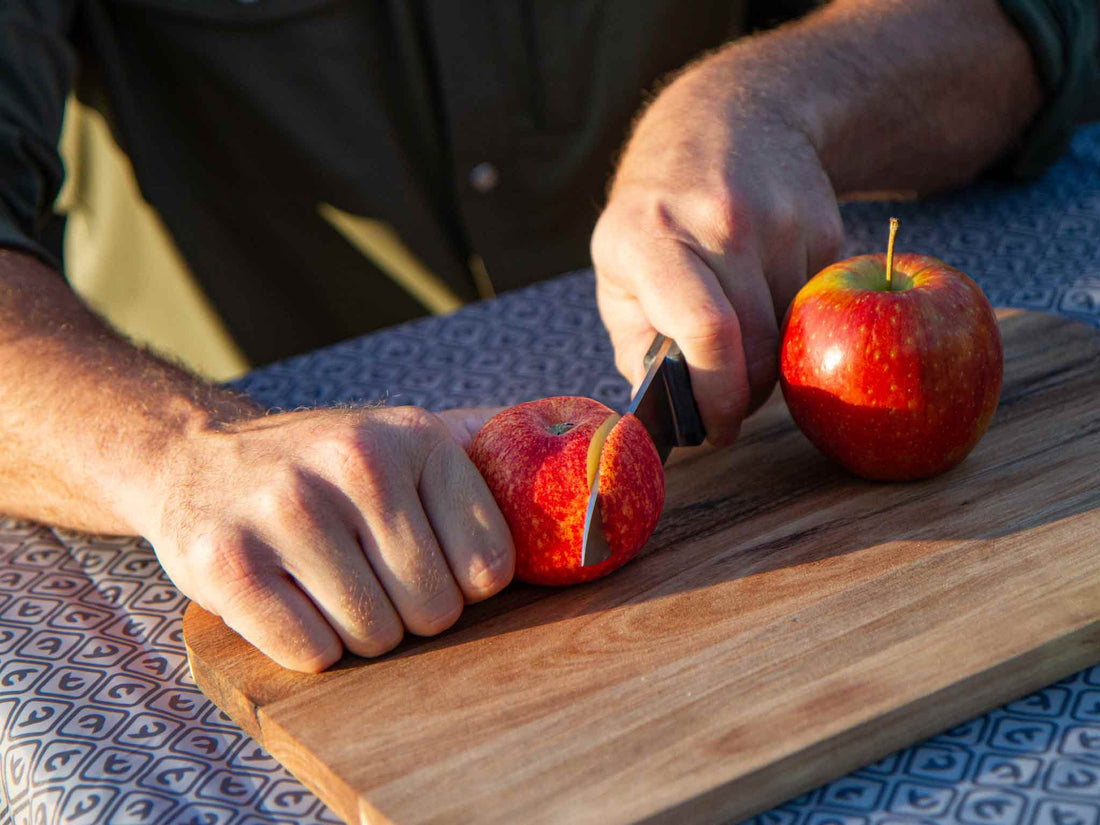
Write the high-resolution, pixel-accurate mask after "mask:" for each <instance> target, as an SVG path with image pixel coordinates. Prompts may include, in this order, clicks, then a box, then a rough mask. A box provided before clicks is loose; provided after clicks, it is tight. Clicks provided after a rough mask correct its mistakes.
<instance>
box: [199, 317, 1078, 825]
mask: <svg viewBox="0 0 1100 825" xmlns="http://www.w3.org/2000/svg"><path fill="white" fill-rule="evenodd" d="M1001 324H1002V333H1003V336H1004V341H1005V356H1006V364H1005V386H1004V390H1003V392H1002V396H1001V403H1000V406H999V408H998V411H997V414H996V416H995V417H994V420H993V424H992V426H991V428H990V430H989V432H988V433H987V435H986V437H985V438H984V439H983V440H982V442H981V443H980V444H979V445H978V447H977V449H976V450H975V451H974V453H973V454H971V456H970V457H969V458H968V459H967V460H966V461H965V462H963V464H962V465H960V466H959V467H958V468H956V469H955V470H952V471H951V472H949V473H947V474H945V475H943V476H941V477H939V478H937V479H933V480H930V481H926V482H920V483H913V484H874V483H870V482H864V481H861V480H858V479H855V478H852V477H850V476H848V475H846V474H845V473H844V472H843V471H842V470H840V469H838V468H837V467H835V466H833V465H831V464H830V463H828V462H827V461H826V460H825V459H824V458H822V457H821V456H820V455H819V454H818V453H817V452H816V451H815V450H814V449H813V447H811V446H810V444H809V443H808V442H807V441H806V440H805V438H803V437H802V435H801V434H800V433H799V432H798V431H797V430H796V429H795V427H794V425H793V424H792V422H791V420H790V418H789V416H788V414H787V411H786V408H785V407H784V406H783V404H782V401H781V400H780V399H773V402H772V403H769V404H768V405H767V406H766V407H765V408H764V409H763V410H762V411H761V412H760V413H759V414H757V416H755V417H754V418H753V419H751V421H750V422H749V423H748V424H747V425H746V426H745V428H744V431H743V436H742V438H741V439H740V441H739V442H738V444H737V445H736V446H735V447H734V448H732V449H728V450H721V451H705V450H699V451H696V452H695V453H692V454H687V455H681V456H678V457H677V458H676V460H675V461H674V462H673V463H671V464H670V466H669V469H668V491H669V497H668V502H667V504H666V509H665V513H664V515H663V516H662V520H661V524H660V526H659V527H658V531H657V533H656V534H655V535H654V537H653V539H652V540H651V541H650V543H649V545H648V546H647V548H646V549H645V551H643V555H642V557H641V558H640V559H639V560H637V561H635V562H634V563H632V564H630V565H628V566H627V567H625V568H623V569H622V570H621V571H619V572H617V573H616V574H614V575H612V576H610V577H608V578H606V579H603V580H601V581H598V582H594V583H592V584H590V585H584V586H580V587H575V588H570V589H565V590H550V589H540V588H536V587H528V586H518V585H514V586H512V587H510V588H509V589H508V590H506V591H505V592H504V593H503V594H501V595H500V596H498V597H496V598H494V599H492V600H490V601H489V602H486V603H483V604H480V605H475V606H473V607H471V608H469V609H468V610H467V612H466V613H465V614H464V616H463V618H462V619H461V620H460V623H459V625H458V626H457V627H456V628H454V629H453V630H451V631H449V632H447V633H445V634H443V635H442V636H440V637H437V638H434V639H413V640H410V641H406V642H405V643H404V644H403V645H402V647H400V648H399V649H398V650H397V651H395V652H394V653H392V654H390V655H388V656H386V657H384V658H383V659H380V660H375V661H364V660H359V659H353V658H349V659H346V660H345V661H343V662H341V663H340V664H339V665H338V666H337V667H336V668H335V669H333V670H331V671H329V672H326V673H324V674H320V675H318V676H304V675H300V674H295V673H291V672H289V671H285V670H282V669H280V668H279V667H278V666H276V665H275V664H273V663H272V662H270V661H268V660H267V659H265V658H264V657H263V656H262V655H260V654H259V653H258V652H257V651H255V650H254V649H252V648H251V647H250V646H249V645H247V644H246V643H245V642H243V641H242V640H241V639H240V638H239V637H237V636H236V635H235V634H234V633H232V632H231V631H229V630H228V629H227V628H225V627H224V625H222V624H221V622H220V621H219V620H218V619H216V618H214V617H213V616H211V615H209V614H207V613H205V612H203V611H202V610H201V609H199V608H198V607H197V606H195V605H192V606H191V607H190V609H189V610H188V612H187V615H186V618H185V620H184V632H185V637H186V640H187V645H188V651H189V655H190V661H191V667H192V670H193V672H194V675H195V680H196V681H197V682H198V684H199V686H200V687H201V688H202V689H203V690H204V691H205V692H206V693H207V694H208V695H209V696H211V697H212V698H213V699H214V701H215V702H217V703H218V705H220V706H221V707H222V708H223V709H224V710H225V711H226V712H227V713H229V714H230V715H231V716H232V717H233V718H234V719H236V720H237V722H238V723H240V724H241V726H242V727H244V728H245V730H247V731H248V732H249V733H251V734H252V735H253V736H254V737H256V738H257V739H258V740H259V741H260V742H262V744H263V745H264V747H265V748H266V749H267V750H268V751H269V752H270V753H271V754H272V755H273V756H275V757H276V758H277V759H279V760H280V761H282V762H283V763H284V764H285V765H286V766H287V767H288V768H289V769H290V770H291V771H292V772H293V773H294V774H295V775H297V776H298V777H299V778H301V779H302V780H303V781H304V782H305V783H306V784H307V785H309V786H310V787H311V788H313V789H314V790H315V791H316V792H317V793H318V794H319V795H320V796H321V797H322V798H323V799H324V800H325V801H326V802H327V803H328V804H329V806H330V807H332V808H333V810H335V811H336V812H337V813H338V814H339V815H341V816H342V817H344V818H345V819H346V820H347V821H348V822H359V821H362V822H372V823H381V822H386V823H388V822H393V823H402V824H404V823H436V822H440V823H442V822H479V823H510V822H516V821H522V822H531V823H541V822H569V823H577V822H591V823H615V822H636V821H653V822H676V823H680V822H729V821H735V820H737V819H739V818H741V817H745V816H748V815H750V814H753V813H755V812H758V811H761V810H765V809H767V808H769V807H771V806H772V805H774V804H777V803H779V802H782V801H784V800H785V799H788V798H790V797H792V796H795V795H797V794H799V793H801V792H803V791H805V790H808V789H810V788H812V787H815V786H817V785H819V784H821V783H823V782H825V781H828V780H830V779H833V778H835V777H837V776H841V775H843V774H845V773H847V772H849V771H850V770H852V769H854V768H856V767H859V766H861V765H864V764H867V763H869V762H872V761H874V760H876V759H878V758H880V757H882V756H884V755H886V754H888V753H890V752H892V751H894V750H896V749H897V748H899V747H902V746H904V745H907V744H910V743H912V742H915V741H917V740H919V739H921V738H924V737H926V736H929V735H932V734H935V733H938V732H940V731H943V730H946V729H948V728H949V727H951V726H953V725H955V724H957V723H959V722H961V721H963V720H965V719H968V718H970V717H971V716H973V715H975V714H977V713H979V712H982V711H984V710H987V709H989V708H992V707H995V706H997V705H1000V704H1002V703H1004V702H1006V701H1009V700H1012V699H1014V698H1017V697H1019V696H1022V695H1025V694H1026V693H1028V692H1030V691H1032V690H1035V689H1037V688H1040V687H1043V686H1045V685H1048V684H1050V683H1051V682H1053V681H1055V680H1057V679H1059V678H1061V677H1063V676H1066V675H1068V674H1070V673H1073V672H1075V671H1076V670H1078V669H1080V668H1082V667H1085V666H1087V665H1090V664H1092V663H1095V662H1096V661H1098V660H1100V622H1098V615H1100V607H1098V606H1100V552H1097V548H1098V546H1100V484H1097V480H1096V479H1097V472H1096V471H1097V466H1098V458H1100V335H1098V334H1097V332H1096V331H1095V330H1092V329H1089V328H1087V327H1084V326H1081V325H1078V324H1074V323H1071V322H1069V321H1066V320H1063V319H1059V318H1056V317H1053V316H1044V315H1038V314H1032V313H1004V314H1003V317H1002V319H1001Z"/></svg>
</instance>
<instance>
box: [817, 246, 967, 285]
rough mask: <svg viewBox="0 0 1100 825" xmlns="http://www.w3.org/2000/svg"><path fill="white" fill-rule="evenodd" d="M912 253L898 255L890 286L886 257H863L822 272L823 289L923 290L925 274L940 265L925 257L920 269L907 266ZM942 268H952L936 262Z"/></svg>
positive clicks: (931, 272) (933, 271)
mask: <svg viewBox="0 0 1100 825" xmlns="http://www.w3.org/2000/svg"><path fill="white" fill-rule="evenodd" d="M914 257H916V256H915V255H913V254H912V253H899V254H897V255H895V256H894V269H893V284H892V285H891V286H890V287H887V284H886V256H885V255H883V254H878V255H859V256H857V257H855V258H850V259H848V260H847V261H841V262H840V263H836V264H833V265H832V266H831V267H829V268H828V269H826V270H824V271H823V272H821V273H820V276H819V277H820V278H821V280H822V281H823V284H822V286H826V285H827V286H829V287H831V288H834V289H854V290H873V291H875V292H906V291H908V290H910V289H915V288H918V287H921V286H923V285H924V284H925V282H926V279H925V278H924V277H922V276H923V275H924V274H926V273H928V274H933V276H934V273H935V271H936V268H937V267H936V265H929V263H928V261H929V259H928V258H927V257H924V258H923V262H922V263H923V265H922V266H918V267H908V268H907V267H906V264H907V263H908V262H909V260H911V259H912V258H914ZM935 264H937V265H938V266H939V267H942V268H951V269H953V268H954V267H948V265H947V264H944V263H942V262H939V261H936V262H935Z"/></svg>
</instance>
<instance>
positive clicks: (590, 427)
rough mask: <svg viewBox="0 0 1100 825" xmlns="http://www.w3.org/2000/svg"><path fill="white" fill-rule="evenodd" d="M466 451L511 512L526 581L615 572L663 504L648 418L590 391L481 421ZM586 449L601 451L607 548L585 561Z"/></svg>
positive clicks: (556, 581) (573, 579) (520, 574)
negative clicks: (603, 556) (598, 558)
mask: <svg viewBox="0 0 1100 825" xmlns="http://www.w3.org/2000/svg"><path fill="white" fill-rule="evenodd" d="M601 439H602V441H601ZM469 452H470V458H471V459H472V460H473V462H474V464H475V465H476V466H477V468H478V470H480V471H481V474H482V476H483V477H484V479H485V482H486V484H487V485H488V487H489V490H490V492H491V493H492V494H493V497H494V499H496V502H497V505H498V506H499V507H500V509H501V512H502V513H503V515H504V518H505V520H506V521H507V522H508V527H509V529H510V530H511V532H512V539H513V542H514V544H515V548H516V573H515V576H516V578H517V579H519V580H521V581H525V582H529V583H532V584H550V585H563V584H577V583H579V582H584V581H590V580H592V579H597V578H599V577H601V576H604V575H606V574H608V573H610V572H611V571H612V570H615V569H617V568H619V567H621V566H622V565H624V564H626V563H627V562H628V561H630V560H631V559H632V558H634V556H636V555H637V553H638V551H639V550H640V549H641V548H642V546H643V545H644V544H645V543H646V541H647V540H648V539H649V536H650V535H651V534H652V533H653V530H654V528H655V527H656V526H657V520H658V519H659V517H660V514H661V508H662V507H663V506H664V490H665V488H664V468H663V466H662V465H661V460H660V457H659V456H658V454H657V449H656V447H654V445H653V441H652V440H651V439H650V437H649V433H647V432H646V430H645V427H644V426H643V425H642V423H641V422H640V421H639V420H638V419H637V418H635V417H634V416H632V415H627V416H623V417H622V418H618V416H617V415H616V414H615V413H614V412H613V411H612V410H611V409H610V408H609V407H607V406H605V405H603V404H601V403H599V402H598V401H595V400H593V399H591V398H580V397H572V396H562V397H557V398H546V399H542V400H540V401H532V402H528V403H526V404H519V405H517V406H515V407H511V408H509V409H507V410H504V411H503V412H500V413H498V414H497V415H496V416H494V417H493V418H492V419H490V420H489V421H488V422H487V423H486V424H485V426H484V427H482V428H481V430H480V431H479V432H478V434H477V435H476V436H475V438H474V440H473V443H472V444H471V445H470V451H469ZM590 457H591V458H592V459H598V466H599V490H600V511H601V514H602V524H603V529H604V535H605V536H606V538H607V543H608V546H609V547H610V549H611V555H610V557H609V558H608V559H607V560H605V561H603V562H600V563H599V564H594V565H589V566H588V567H584V566H582V565H581V544H582V539H583V533H584V517H585V511H586V509H587V506H588V497H589V491H590V483H591V482H590V478H591V476H592V475H594V473H595V465H593V466H592V469H591V470H590Z"/></svg>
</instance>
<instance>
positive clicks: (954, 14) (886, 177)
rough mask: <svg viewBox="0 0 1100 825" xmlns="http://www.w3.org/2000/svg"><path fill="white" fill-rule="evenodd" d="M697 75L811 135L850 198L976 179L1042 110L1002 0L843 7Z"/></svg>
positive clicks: (855, 0) (881, 1)
mask: <svg viewBox="0 0 1100 825" xmlns="http://www.w3.org/2000/svg"><path fill="white" fill-rule="evenodd" d="M689 71H690V72H696V73H699V74H700V75H701V76H702V77H701V78H700V79H703V78H705V81H704V82H706V83H709V84H714V87H715V88H721V87H724V88H725V89H727V90H730V92H731V94H732V95H733V97H734V99H735V100H740V102H741V104H742V105H744V106H747V107H753V106H759V107H761V108H762V109H765V110H768V111H772V112H776V111H778V112H780V113H781V116H782V117H783V118H784V119H785V120H786V121H787V125H789V126H794V127H795V128H797V129H799V130H801V131H804V133H805V134H806V136H807V138H808V139H809V140H810V142H811V143H812V144H813V146H814V147H815V148H816V149H817V152H818V155H819V157H820V158H821V162H822V165H823V166H824V168H825V170H826V172H827V173H828V175H829V178H830V180H831V182H832V184H833V188H834V189H835V190H836V192H837V194H839V195H843V194H846V193H851V192H856V191H865V190H882V189H912V190H916V191H918V192H928V191H933V190H936V189H941V188H944V187H948V186H952V185H956V184H959V183H963V182H965V181H967V180H970V179H972V178H973V177H974V176H975V175H976V174H978V173H979V172H981V171H982V170H983V169H985V168H987V167H988V166H989V165H991V164H992V163H994V162H995V161H997V160H998V159H999V158H1001V157H1002V156H1003V155H1004V154H1005V153H1006V152H1007V151H1009V150H1010V148H1011V147H1012V145H1013V142H1014V141H1015V140H1016V139H1018V137H1019V136H1020V134H1021V133H1022V131H1023V130H1024V129H1025V128H1026V126H1027V124H1028V123H1029V122H1030V120H1031V118H1032V117H1033V116H1034V115H1035V113H1036V111H1037V110H1038V107H1039V105H1040V102H1041V93H1040V87H1039V81H1038V78H1037V76H1036V72H1035V68H1034V65H1033V63H1032V58H1031V54H1030V52H1029V50H1028V46H1027V44H1026V42H1025V41H1024V39H1023V37H1022V36H1021V35H1020V33H1019V32H1018V31H1017V29H1016V28H1015V27H1014V26H1013V24H1012V23H1011V22H1010V21H1009V20H1008V18H1007V17H1006V16H1005V14H1004V13H1003V12H1002V11H1001V9H1000V7H999V6H998V4H997V3H996V2H995V0H835V1H834V2H833V3H831V4H829V5H828V6H826V7H825V8H823V9H822V10H820V11H819V12H817V13H815V14H812V15H810V16H808V17H807V18H805V19H803V20H801V21H799V22H796V23H793V24H790V25H788V26H785V27H782V28H780V29H778V30H776V31H773V32H770V33H767V34H764V35H761V36H758V37H755V38H752V39H749V40H745V41H741V42H738V43H734V44H733V45H731V46H730V47H727V48H726V49H725V50H723V51H721V52H719V53H717V54H716V55H714V56H712V57H711V58H709V59H708V60H705V61H702V62H701V63H700V64H698V65H697V66H695V67H694V68H693V69H692V70H689Z"/></svg>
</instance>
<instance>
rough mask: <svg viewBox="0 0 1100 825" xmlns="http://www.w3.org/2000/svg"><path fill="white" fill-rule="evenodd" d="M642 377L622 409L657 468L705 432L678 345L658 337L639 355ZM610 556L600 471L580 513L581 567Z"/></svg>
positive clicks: (700, 441) (693, 444) (665, 338)
mask: <svg viewBox="0 0 1100 825" xmlns="http://www.w3.org/2000/svg"><path fill="white" fill-rule="evenodd" d="M645 366H646V373H645V378H644V379H643V381H642V383H641V386H639V387H638V391H637V392H636V393H634V398H633V399H631V401H630V407H629V408H627V411H626V414H627V415H632V414H633V415H635V416H637V417H638V420H639V421H641V422H642V424H643V425H644V426H645V428H646V430H647V431H648V432H649V436H650V438H652V439H653V443H654V445H656V447H657V454H658V455H659V456H660V457H661V463H662V464H663V463H664V462H665V461H667V460H668V454H669V453H670V452H672V448H673V447H695V446H698V445H699V444H702V443H703V439H704V438H706V431H705V430H704V429H703V420H702V418H701V417H700V416H699V408H698V407H697V406H696V405H695V397H694V396H693V395H692V393H691V377H690V376H689V375H688V368H687V362H686V361H685V360H684V354H683V353H682V352H680V347H679V346H678V345H677V344H676V342H675V341H673V340H672V339H671V338H667V337H666V336H664V335H661V334H660V333H658V334H657V337H656V338H654V339H653V343H652V344H651V345H650V347H649V351H648V352H647V353H646V355H645ZM610 556H611V548H609V547H608V546H607V537H606V536H604V532H603V519H602V517H601V515H600V468H599V464H598V463H597V466H596V473H595V475H594V476H593V477H592V491H591V493H590V494H589V496H588V510H587V512H586V513H585V515H584V539H583V541H582V543H581V566H582V567H588V566H589V565H592V564H599V563H600V562H602V561H606V560H607V559H608V558H609V557H610Z"/></svg>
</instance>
